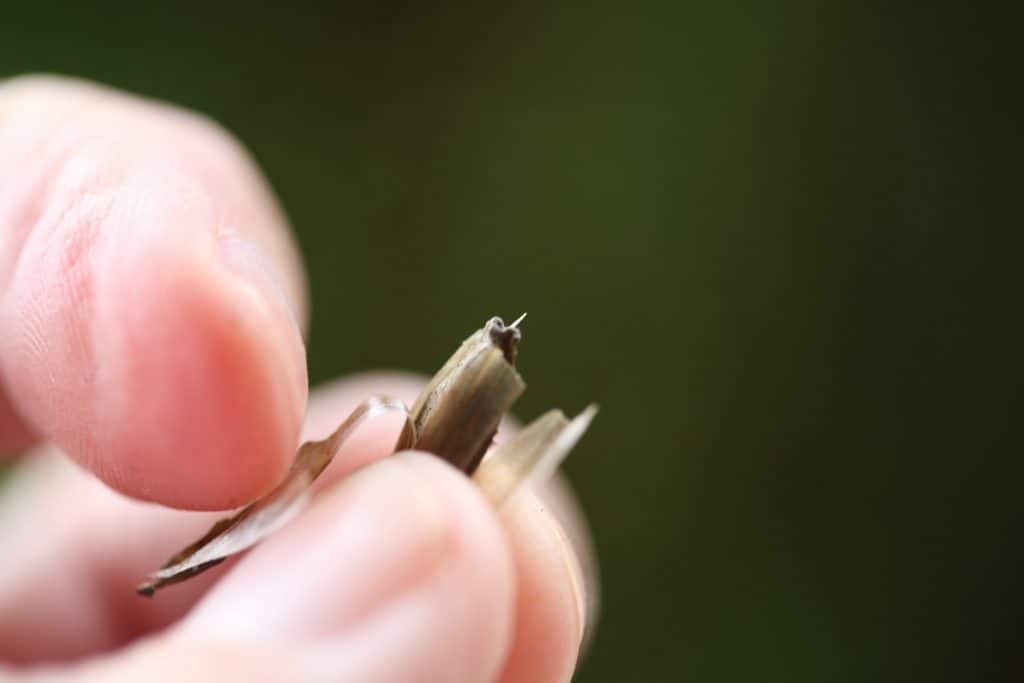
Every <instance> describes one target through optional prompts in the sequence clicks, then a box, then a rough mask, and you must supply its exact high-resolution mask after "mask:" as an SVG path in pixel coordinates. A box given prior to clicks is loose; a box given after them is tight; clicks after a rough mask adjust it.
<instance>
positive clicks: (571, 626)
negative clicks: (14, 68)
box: [0, 77, 593, 683]
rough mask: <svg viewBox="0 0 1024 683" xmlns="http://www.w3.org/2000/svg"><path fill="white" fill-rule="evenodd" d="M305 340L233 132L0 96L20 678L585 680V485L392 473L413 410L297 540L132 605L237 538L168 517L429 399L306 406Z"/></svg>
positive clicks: (1, 275)
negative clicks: (158, 573)
mask: <svg viewBox="0 0 1024 683" xmlns="http://www.w3.org/2000/svg"><path fill="white" fill-rule="evenodd" d="M340 229H341V228H340ZM322 314H323V315H329V314H330V312H322ZM308 318H309V310H308V302H307V298H306V278H305V275H304V273H303V271H302V263H301V259H300V258H299V255H298V251H297V249H296V246H295V243H294V240H293V238H292V236H291V233H290V231H289V228H288V226H287V223H286V220H285V218H284V216H283V214H282V212H281V211H280V210H279V208H278V206H277V204H276V201H275V200H274V198H273V196H272V194H271V192H270V190H269V188H268V186H267V184H266V182H265V181H264V180H263V178H262V176H261V175H260V173H259V171H258V169H256V167H255V165H254V164H253V162H252V161H251V160H250V159H249V157H248V156H247V155H246V154H245V152H244V151H243V150H242V148H241V147H240V146H239V145H238V143H237V142H235V141H234V140H233V139H232V138H231V137H230V136H229V135H228V134H226V133H225V132H224V131H223V130H221V129H220V128H219V127H217V126H215V125H214V124H212V123H210V122H209V121H207V120H206V119H203V118H202V117H200V116H197V115H194V114H190V113H188V112H184V111H182V110H179V109H175V108H171V107H169V106H167V105H162V104H159V103H155V102H151V101H146V100H143V99H140V98H136V97H132V96H128V95H125V94H121V93H117V92H115V91H113V90H110V89H106V88H102V87H99V86H95V85H90V84H87V83H82V82H78V81H71V80H66V79H59V78H52V77H46V78H43V77H29V78H20V79H14V80H10V81H6V82H0V382H2V385H0V452H3V453H7V454H15V453H18V454H20V456H19V462H17V463H16V466H15V472H14V475H13V476H12V477H11V478H10V479H9V480H8V481H7V482H5V484H4V485H3V486H2V488H0V547H2V549H3V561H2V562H0V679H2V680H5V681H6V680H8V679H9V680H12V681H20V680H40V679H41V680H53V681H68V682H70V681H76V682H86V683H88V682H91V681H97V682H98V681H136V680H147V681H168V682H170V681H175V682H177V681H182V680H193V679H200V680H217V681H226V682H230V681H284V680H288V681H304V680H308V681H348V680H352V681H392V680H396V681H420V680H422V681H438V680H444V681H474V682H475V681H502V682H512V681H539V682H544V681H565V680H568V679H569V678H570V677H571V675H572V672H573V670H574V668H575V665H576V661H577V657H578V655H579V649H580V643H581V641H582V639H583V634H584V630H585V628H586V623H587V621H588V620H592V619H593V612H592V610H590V609H588V605H589V604H590V603H592V602H593V599H592V597H593V581H592V579H591V578H588V577H592V576H593V572H592V571H590V570H589V568H590V567H592V566H593V565H592V563H591V559H590V556H589V554H588V553H587V548H588V545H587V543H586V541H585V539H586V533H585V531H584V527H583V525H582V523H581V521H580V520H581V517H580V516H579V515H578V514H577V512H576V507H575V505H574V503H573V502H572V498H571V495H570V494H569V493H568V492H567V489H566V488H565V486H564V485H562V484H561V483H560V482H557V481H556V482H554V485H553V486H551V487H547V488H545V489H544V490H542V491H527V492H524V493H523V494H521V495H520V496H518V497H517V498H516V499H514V500H513V501H512V502H511V503H510V504H509V505H508V506H507V507H506V508H505V509H503V510H502V511H501V512H500V513H499V512H496V511H495V510H494V509H493V508H492V507H491V506H490V505H489V504H488V503H487V502H486V501H485V500H484V498H483V497H482V496H481V495H480V493H479V491H477V490H476V489H475V487H474V486H473V484H472V483H471V482H470V481H469V480H468V479H467V478H466V477H465V476H464V475H462V474H460V473H459V472H456V471H455V470H454V469H452V468H451V467H449V466H448V465H446V464H445V463H442V462H441V461H439V460H438V459H437V458H434V457H433V456H430V455H427V454H422V453H406V454H400V455H398V456H394V457H387V456H388V452H389V447H390V446H391V445H393V444H394V441H395V438H396V436H397V434H398V431H399V428H400V419H399V418H397V417H393V416H386V417H382V418H378V419H376V420H375V421H373V422H372V423H370V424H368V425H367V426H366V427H364V428H362V429H361V430H360V431H359V432H357V434H356V435H355V436H354V437H353V439H352V440H351V441H350V442H349V443H347V444H346V446H345V447H344V448H343V450H342V452H341V453H340V454H339V456H338V457H337V458H336V459H335V461H334V463H333V464H332V465H331V467H330V468H329V469H328V470H327V471H326V472H325V474H324V475H323V477H322V479H321V481H318V483H317V486H316V489H317V493H316V497H315V500H314V502H313V504H312V506H311V507H310V509H308V510H307V511H306V512H305V513H304V514H303V515H301V516H300V517H299V518H297V519H296V520H294V521H293V522H292V523H291V524H289V525H288V526H287V527H286V528H285V529H283V530H282V531H281V532H279V533H278V534H276V535H274V536H273V537H271V538H270V539H268V540H267V541H265V542H264V543H263V544H261V545H260V546H258V547H256V548H255V549H253V550H251V551H250V552H248V553H247V554H245V555H244V556H242V557H241V558H237V559H233V560H230V561H228V562H226V563H224V564H223V565H221V566H219V567H217V568H215V569H214V570H211V571H210V572H207V573H206V574H204V575H201V576H199V577H197V578H196V579H194V580H192V581H189V582H186V583H184V584H181V585H180V586H175V587H172V588H168V589H167V590H166V591H164V592H162V593H160V594H159V595H158V596H157V597H156V598H155V599H153V600H146V599H143V598H140V597H138V596H136V595H135V593H134V591H133V587H134V586H135V584H136V583H137V582H138V580H139V579H140V578H141V577H142V576H143V575H144V574H146V573H147V572H148V571H150V570H151V569H153V568H154V567H156V566H157V565H159V564H160V563H161V562H162V560H163V559H165V557H166V556H167V555H169V554H170V553H171V552H173V551H174V550H176V549H177V548H178V547H180V546H181V545H183V544H185V543H187V542H189V541H190V540H192V539H193V538H194V537H196V536H197V535H198V534H200V533H201V532H202V531H204V530H205V527H206V526H208V525H209V523H210V522H211V520H213V519H216V518H218V517H219V516H222V515H220V514H218V513H214V512H209V513H201V514H199V513H193V514H183V513H182V512H180V511H179V510H175V509H173V508H181V509H187V510H226V509H231V508H234V507H237V506H239V505H241V504H243V503H245V502H247V501H250V500H252V499H254V498H255V497H258V496H259V495H261V494H262V493H265V492H266V491H267V490H269V489H270V488H271V487H272V486H273V485H274V484H275V482H276V481H277V480H278V479H279V478H280V477H281V476H282V474H283V473H284V471H285V469H286V468H287V466H288V463H289V460H290V458H291V457H292V456H293V455H294V452H295V446H296V445H297V444H298V443H299V441H300V439H309V438H320V437H322V436H324V435H325V434H327V433H329V432H330V431H331V430H332V429H333V428H334V427H335V426H336V424H337V423H338V422H340V421H341V419H342V418H344V417H345V416H346V415H347V414H348V412H349V411H350V410H351V409H352V408H353V407H354V406H355V404H356V403H358V402H359V401H360V400H361V399H363V398H365V397H366V396H367V395H369V394H371V393H388V394H392V395H396V396H398V397H401V398H403V399H405V400H406V401H407V402H409V403H411V402H412V400H413V399H414V398H415V396H416V393H417V391H418V388H419V386H421V385H422V382H423V380H422V378H417V377H411V376H407V375H400V374H394V373H392V374H388V373H378V374H372V375H362V376H358V377H353V378H349V379H345V380H340V381H338V382H335V383H332V384H330V385H328V386H325V387H321V388H319V389H317V390H314V391H313V392H312V393H311V394H309V395H308V396H307V389H306V387H307V380H306V364H305V347H304V342H303V332H304V330H305V326H306V321H307V320H308ZM472 322H473V324H475V323H476V322H477V321H472ZM466 332H467V330H452V340H453V342H452V343H453V348H454V345H455V344H456V343H457V342H458V341H459V340H461V338H462V337H463V336H464V334H465V333H466ZM443 360H444V359H440V358H439V359H438V363H439V364H440V362H441V361H443ZM396 361H399V362H400V361H401V359H396ZM307 398H308V401H307ZM8 457H13V456H10V455H9V456H8ZM73 463H77V466H76V465H75V464H73ZM138 501H149V502H155V503H160V504H162V506H164V507H160V506H154V505H149V504H145V503H142V502H138Z"/></svg>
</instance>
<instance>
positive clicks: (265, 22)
mask: <svg viewBox="0 0 1024 683" xmlns="http://www.w3.org/2000/svg"><path fill="white" fill-rule="evenodd" d="M1011 26H1012V22H1009V21H1003V20H1001V19H999V18H998V17H991V16H984V15H983V14H982V13H981V11H980V10H975V9H973V7H972V6H969V5H964V6H962V7H960V8H959V9H955V8H945V7H941V6H931V7H927V8H924V7H922V8H920V9H918V10H914V11H903V10H900V9H897V8H896V7H894V6H885V7H884V8H882V9H881V10H878V11H876V10H874V9H871V8H869V7H867V6H865V5H864V4H863V3H860V2H852V1H847V2H833V3H820V4H818V3H807V2H781V3H760V4H759V5H757V6H747V7H744V6H739V5H736V4H734V3H704V4H703V5H695V4H694V5H690V4H688V3H669V2H666V3H663V4H651V5H647V6H642V5H630V4H627V3H622V5H621V6H618V5H614V4H605V5H599V6H592V7H591V8H590V9H588V10H586V11H570V10H568V9H565V8H564V7H563V6H562V3H548V4H536V5H531V4H522V3H506V4H505V6H504V7H501V8H489V9H483V8H479V9H476V10H466V9H464V8H456V7H454V6H452V7H447V8H446V7H437V6H436V5H434V4H430V3H424V4H416V5H410V6H404V5H403V4H401V3H370V2H367V3H360V4H357V5H345V4H339V3H331V4H324V5H303V4H295V3H279V4H277V5H272V6H271V8H269V9H263V8H261V7H260V6H258V5H257V4H251V5H244V6H239V7H229V6H227V5H223V6H222V5H220V4H215V3H205V4H203V5H197V6H194V7H190V6H187V5H185V4H175V5H171V4H168V5H167V6H151V5H150V4H149V3H138V2H114V3H108V4H107V5H106V6H105V7H102V8H97V7H95V6H93V5H92V4H91V3H71V2H67V3H59V2H57V3H55V2H43V1H38V2H32V3H29V2H7V3H5V4H4V7H3V18H2V22H0V75H11V74H15V73H20V72H25V71H39V70H49V71H55V72H61V73H68V74H76V75H81V76H84V77H88V78H92V79H97V80H100V81H105V82H108V83H111V84H113V85H116V86H118V87H121V88H125V89H128V90H134V91H139V92H142V93H145V94H147V95H151V96H153V97H158V98H162V99H166V100H170V101H173V102H177V103H180V104H182V105H184V106H188V107H192V108H195V109H198V110H201V111H203V112H206V113H208V114H210V115H211V116H213V117H214V118H216V119H218V120H219V121H221V122H222V123H223V124H224V125H225V126H227V127H228V128H229V129H231V130H232V131H234V132H235V133H236V134H237V135H238V136H239V137H240V138H241V139H242V140H243V141H244V142H245V143H246V144H247V145H248V146H249V148H250V149H251V150H252V152H253V153H254V155H255V156H256V157H257V159H258V160H259V162H260V163H261V164H262V166H263V168H264V169H265V171H266V173H267V175H268V176H269V178H270V180H271V182H272V183H273V185H274V187H275V189H276V190H277V192H278V193H279V195H280V197H281V199H282V201H283V203H284V206H285V208H286V210H287V212H288V213H289V215H290V217H291V219H292V221H293V223H294V226H295V229H296V231H297V233H298V236H299V240H300V241H301V244H302V248H303V251H304V253H305V256H306V259H307V263H308V267H309V272H310V280H311V284H312V296H313V305H314V322H313V327H312V335H311V338H310V344H309V359H310V369H311V377H312V379H313V380H314V381H320V380H325V379H328V378H330V377H333V376H335V375H339V374H343V373H348V372H353V371H358V370H362V369H366V368H375V367H402V368H408V369H414V370H418V371H423V372H429V371H432V370H433V369H434V368H435V367H436V365H437V364H438V362H439V361H440V360H441V359H443V358H445V357H446V356H447V355H448V353H449V352H450V350H451V345H452V340H453V339H461V338H462V337H463V336H464V335H465V334H467V333H468V332H470V331H472V330H473V329H475V328H476V327H478V326H479V325H480V324H481V323H482V322H483V321H484V320H485V319H486V318H487V317H488V316H490V315H492V314H500V315H504V316H507V317H508V316H515V315H518V314H519V313H521V312H522V311H524V310H525V311H529V313H530V317H529V318H528V320H527V323H526V336H525V341H524V344H523V347H522V353H521V366H522V368H523V372H524V375H525V376H526V377H527V378H528V380H529V382H530V385H531V386H530V390H529V391H528V392H527V393H526V395H525V397H524V399H523V400H522V402H521V403H520V405H519V406H518V412H519V413H520V414H521V416H523V417H525V418H530V417H533V416H534V415H536V414H538V413H539V412H540V411H541V410H542V409H544V408H547V407H548V406H550V405H561V406H563V407H564V408H566V409H567V410H568V411H572V412H574V411H576V410H578V409H580V408H581V407H582V406H583V405H584V404H585V403H586V402H588V401H590V400H597V401H598V402H600V403H601V405H602V412H601V415H600V417H599V418H598V420H597V421H596V422H595V425H594V427H593V429H592V431H591V433H590V434H589V435H588V436H587V438H586V439H585V440H584V441H583V443H582V444H581V446H580V447H579V448H578V450H577V452H576V453H575V454H574V456H573V458H571V459H570V462H569V464H568V467H567V469H568V473H569V476H570V478H571V479H572V480H573V482H574V483H575V485H576V487H577V489H578V491H579V495H580V498H581V499H582V501H583V504H584V505H585V508H586V510H587V512H588V515H589V518H590V521H591V524H592V526H593V528H594V533H595V537H596V545H597V550H598V553H599V555H600V561H601V567H602V578H603V615H602V623H601V626H600V629H599V631H598V633H597V638H596V640H595V641H594V643H593V648H592V651H591V653H590V656H589V658H588V660H587V662H586V663H585V665H584V667H583V669H582V671H581V673H580V675H579V679H580V680H583V681H623V680H677V679H683V680H695V681H754V680H758V681H775V680H779V681H784V680H799V681H825V680H827V681H843V680H848V681H865V680H882V679H891V680H910V679H918V680H939V679H940V678H950V679H954V680H992V679H993V676H994V675H995V674H997V673H998V672H1000V671H1003V670H1005V667H1006V665H1007V664H1011V665H1015V666H1017V668H1018V670H1019V668H1020V657H1019V655H1017V654H1015V652H1019V646H1018V642H1017V641H1018V639H1019V635H1018V633H1017V629H1016V628H1015V626H1016V624H1013V623H1011V616H1012V615H1014V614H1017V613H1019V612H1018V611H1017V608H1019V606H1020V605H1019V603H1018V602H1017V601H1016V595H1017V593H1019V589H1018V588H1017V584H1018V582H1019V568H1020V566H1021V564H1020V560H1021V557H1020V555H1021V554H1020V552H1019V550H1018V548H1019V545H1020V544H1019V541H1018V537H1019V533H1020V529H1021V521H1022V519H1021V517H1022V514H1021V513H1022V506H1021V504H1020V502H1019V493H1018V489H1019V486H1020V481H1021V478H1020V467H1019V464H1018V461H1019V459H1020V454H1021V450H1020V449H1019V448H1016V449H1015V448H1014V447H1013V441H1014V437H1015V436H1016V435H1017V432H1019V431H1020V426H1021V414H1020V395H1021V390H1022V386H1024V382H1022V377H1021V372H1020V363H1019V360H1018V359H1017V356H1018V355H1019V354H1020V352H1021V348H1022V345H1021V338H1020V324H1019V323H1020V316H1021V306H1020V304H1021V302H1020V293H1021V289H1022V288H1021V282H1020V280H1021V278H1020V273H1019V270H1020V263H1019V260H1020V254H1021V250H1020V246H1021V245H1020V238H1019V231H1020V228H1021V227H1022V224H1021V221H1020V215H1019V211H1018V209H1017V206H1016V204H1017V202H1018V201H1019V194H1020V189H1021V179H1022V177H1021V172H1020V160H1021V154H1020V152H1021V149H1020V137H1021V136H1020V130H1019V129H1020V121H1021V120H1022V118H1021V111H1020V109H1019V107H1015V106H1013V105H1011V103H1010V102H1009V99H1010V98H1008V97H1006V96H1005V95H1004V91H1006V90H1012V89H1013V88H1019V85H1020V83H1019V81H1020V77H1019V73H1018V74H1016V75H1014V74H1013V72H1012V70H1011V69H1010V67H1009V65H1010V64H1012V63H1013V59H1014V57H1015V54H1016V53H1017V52H1018V51H1019V49H1018V48H1019V45H1018V44H1016V41H1015V42H1011V38H1010V35H1009V33H1010V27H1011ZM1000 33H1005V34H1006V35H1000ZM0 125H2V121H0ZM371 284H372V286H371ZM1014 401H1016V407H1013V405H1014ZM467 646H468V647H471V644H467ZM638 672H642V673H643V675H642V676H640V677H639V678H636V677H635V674H636V673H638Z"/></svg>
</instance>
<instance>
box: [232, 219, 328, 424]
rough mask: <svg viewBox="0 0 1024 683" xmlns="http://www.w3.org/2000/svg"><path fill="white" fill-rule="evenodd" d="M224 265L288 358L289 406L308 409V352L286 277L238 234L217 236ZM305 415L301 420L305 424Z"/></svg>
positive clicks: (234, 232) (267, 331)
mask: <svg viewBox="0 0 1024 683" xmlns="http://www.w3.org/2000/svg"><path fill="white" fill-rule="evenodd" d="M217 244H218V248H219V254H220V258H221V261H222V262H223V263H224V265H226V266H227V268H228V271H229V272H230V273H231V274H232V275H233V276H234V280H235V282H236V283H237V284H238V285H239V289H240V291H243V292H246V293H248V295H249V296H248V299H249V301H250V303H251V304H252V305H253V306H254V307H257V308H261V309H262V310H263V311H264V312H265V314H266V316H267V318H268V324H267V326H266V329H265V330H263V331H262V332H263V334H265V335H266V337H267V338H269V339H273V340H274V342H275V344H276V346H277V347H278V350H279V351H280V353H279V354H278V355H277V358H282V357H283V358H285V359H287V360H286V363H285V365H284V366H283V368H282V369H283V370H284V371H285V372H286V373H287V375H286V384H287V385H288V386H287V390H288V391H289V392H290V395H289V399H290V400H289V402H288V403H287V405H288V406H290V407H292V409H295V407H300V408H301V407H304V406H305V405H306V396H307V392H308V379H307V375H306V351H305V345H304V344H303V341H302V332H301V330H300V327H299V322H298V318H297V317H296V315H295V308H294V306H293V303H292V301H291V300H290V298H289V297H288V295H287V293H286V292H285V288H284V285H283V281H284V280H283V277H282V276H281V273H280V271H279V270H278V269H277V267H276V266H275V265H274V263H273V261H271V259H270V258H268V257H267V256H266V254H264V252H263V250H262V249H260V248H259V246H257V244H256V243H254V242H253V241H251V240H250V239H248V238H247V237H245V236H243V235H242V234H240V233H239V232H238V231H236V230H230V229H223V230H222V231H221V232H220V233H219V234H218V236H217ZM301 417H302V416H301V415H299V416H298V419H299V421H300V423H301Z"/></svg>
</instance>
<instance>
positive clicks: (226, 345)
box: [83, 244, 306, 509]
mask: <svg viewBox="0 0 1024 683" xmlns="http://www.w3.org/2000/svg"><path fill="white" fill-rule="evenodd" d="M161 247H162V245H160V244H156V245H155V248H153V249H151V250H149V253H147V254H146V255H145V256H144V257H143V258H140V259H138V260H131V261H129V262H127V263H126V262H124V261H120V263H121V264H122V265H123V266H125V267H122V268H118V267H114V268H111V269H110V271H109V273H108V275H109V277H108V278H107V280H106V282H104V283H102V284H103V285H105V286H101V292H103V293H104V294H106V296H105V297H103V300H104V301H105V303H104V304H101V305H98V306H97V309H98V310H97V314H96V319H95V320H96V324H95V327H94V348H95V367H96V384H95V392H96V396H95V397H94V400H95V402H96V412H95V415H94V420H95V425H97V426H98V430H97V431H98V434H99V435H101V436H102V443H100V444H96V446H98V447H97V448H95V450H93V453H92V455H93V457H94V458H95V460H94V461H93V462H92V463H91V464H92V469H94V471H96V472H97V473H98V474H99V475H100V476H101V478H103V479H104V480H105V481H107V483H109V484H111V485H112V486H114V487H115V488H117V489H118V490H121V491H122V492H124V493H127V494H128V495H131V496H133V497H136V498H140V499H144V500H151V501H155V502H160V503H163V504H165V505H171V506H174V507H182V508H189V509H225V508H231V507H237V506H238V505H241V504H243V503H246V502H248V501H250V500H252V499H254V498H256V497H258V496H259V495H261V494H263V493H265V492H266V491H267V490H269V488H270V487H272V486H273V485H274V484H275V483H276V482H277V481H278V480H279V479H280V477H281V476H282V475H283V473H284V471H285V469H286V468H287V467H288V465H289V463H290V462H291V460H292V458H293V457H294V454H295V448H296V445H297V440H298V432H299V428H300V425H301V422H302V415H303V413H304V410H305V403H306V366H305V354H304V348H303V345H302V340H301V336H300V333H299V330H298V326H297V324H296V322H295V320H294V317H293V316H292V315H291V313H290V311H289V310H288V307H287V305H286V304H285V302H284V298H283V297H282V296H280V294H279V293H278V292H275V291H274V286H273V284H272V282H271V277H270V276H269V275H267V274H266V273H262V272H261V271H259V270H258V269H249V270H239V269H238V268H237V266H236V267H229V266H226V265H225V264H224V263H223V262H222V260H220V259H219V258H218V257H217V254H216V248H214V252H213V253H206V252H204V251H203V250H202V249H195V248H193V249H192V251H190V252H189V253H178V254H174V253H168V252H173V249H172V250H166V251H164V250H162V248H161ZM141 264H145V265H144V266H141ZM140 270H144V271H145V272H138V271H140ZM125 282H133V283H136V285H135V286H134V287H133V288H130V289H128V290H127V291H123V290H124V287H123V283H125ZM118 289H121V290H122V293H121V295H120V296H117V295H116V294H115V291H116V290H118ZM83 428H84V426H83Z"/></svg>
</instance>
